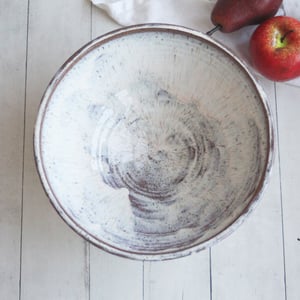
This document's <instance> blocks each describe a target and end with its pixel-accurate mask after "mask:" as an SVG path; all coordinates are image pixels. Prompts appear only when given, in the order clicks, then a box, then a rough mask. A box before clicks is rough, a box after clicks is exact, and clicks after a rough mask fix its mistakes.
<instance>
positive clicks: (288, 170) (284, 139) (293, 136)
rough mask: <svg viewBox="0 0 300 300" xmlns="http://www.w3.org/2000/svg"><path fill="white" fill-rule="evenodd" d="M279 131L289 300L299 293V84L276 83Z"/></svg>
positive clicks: (297, 297) (294, 299)
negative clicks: (294, 85) (297, 85)
mask: <svg viewBox="0 0 300 300" xmlns="http://www.w3.org/2000/svg"><path fill="white" fill-rule="evenodd" d="M277 104H278V125H279V126H278V132H279V133H278V135H279V142H280V145H279V147H280V166H281V186H282V206H283V225H284V242H285V263H286V289H287V299H288V300H298V299H299V295H300V288H299V278H300V255H299V254H300V201H299V177H300V169H299V166H300V152H299V147H300V135H299V128H300V118H299V112H300V87H293V86H289V85H286V84H277Z"/></svg>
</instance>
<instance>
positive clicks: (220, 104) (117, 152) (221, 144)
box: [35, 24, 273, 260]
mask: <svg viewBox="0 0 300 300" xmlns="http://www.w3.org/2000/svg"><path fill="white" fill-rule="evenodd" d="M272 151H273V135H272V126H271V121H270V113H269V109H268V107H267V105H266V101H265V96H264V94H263V92H262V90H261V88H260V87H259V86H258V84H257V83H256V82H255V80H254V78H253V77H252V76H251V74H250V73H249V72H248V71H247V68H246V67H245V65H244V64H243V63H242V62H241V61H240V60H239V59H238V58H236V57H235V56H234V55H233V54H231V53H230V51H228V50H227V49H226V48H225V47H223V46H222V45H220V44H218V43H217V42H216V41H214V40H213V39H211V38H210V37H208V36H206V35H204V34H201V33H199V32H197V31H194V30H190V29H187V28H183V27H178V26H172V25H161V24H160V25H156V24H148V25H138V26H133V27H127V28H123V29H120V30H117V31H114V32H111V33H108V34H106V35H104V36H101V37H99V38H97V39H95V40H93V41H92V42H90V43H88V44H87V45H85V46H84V47H83V48H81V49H80V50H79V51H78V52H77V53H75V54H74V55H73V56H72V57H71V58H70V59H68V61H67V62H66V63H65V64H64V65H63V66H62V67H61V69H60V70H59V71H58V73H57V74H56V75H55V77H54V78H53V80H52V82H51V83H50V85H49V86H48V88H47V90H46V92H45V94H44V96H43V99H42V103H41V106H40V110H39V113H38V118H37V122H36V129H35V154H36V162H37V167H38V171H39V174H40V177H41V181H42V184H43V186H44V188H45V190H46V193H47V194H48V196H49V198H50V200H51V203H52V204H53V205H54V207H55V208H56V210H57V211H58V213H59V214H60V215H61V217H62V218H63V219H64V220H65V221H66V222H67V224H69V225H70V226H71V227H72V228H73V229H75V231H76V232H78V233H79V234H80V235H82V236H83V237H84V238H85V239H87V240H88V241H90V242H92V243H93V244H95V245H96V246H98V247H100V248H102V249H104V250H107V251H109V252H111V253H114V254H118V255H121V256H125V257H129V258H133V259H142V260H162V259H171V258H176V257H180V256H185V255H188V254H190V253H192V252H195V251H199V250H201V249H204V248H205V247H207V246H211V245H212V244H213V243H215V242H216V241H217V240H219V239H221V238H223V237H224V236H226V235H227V234H228V233H230V232H231V231H232V230H233V229H234V228H235V227H236V226H237V225H238V224H240V223H241V221H242V220H243V219H244V218H245V217H246V216H247V215H248V213H249V212H250V211H251V210H252V208H253V206H254V204H255V203H256V202H257V200H258V199H259V197H260V195H261V191H262V187H263V186H264V184H265V182H266V175H267V174H268V172H269V169H270V166H271V161H272Z"/></svg>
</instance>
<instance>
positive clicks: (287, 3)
mask: <svg viewBox="0 0 300 300" xmlns="http://www.w3.org/2000/svg"><path fill="white" fill-rule="evenodd" d="M91 1H92V3H93V4H94V5H95V6H97V7H99V8H101V9H103V10H104V11H106V13H107V14H108V15H110V17H111V18H112V19H113V20H115V21H116V22H117V23H118V24H120V25H122V26H128V25H134V24H141V23H169V24H176V25H182V26H186V27H189V28H193V29H196V30H199V31H201V32H207V31H208V30H210V29H212V28H213V27H214V25H213V24H212V23H211V21H210V13H211V11H212V8H213V6H214V4H215V2H216V1H217V0H91ZM283 14H286V15H288V16H291V17H294V18H297V19H299V20H300V1H299V0H284V1H283V5H282V8H281V9H280V10H279V11H278V15H283ZM255 28H256V26H247V27H244V28H242V29H240V30H238V31H236V32H233V33H229V34H228V33H226V34H223V33H221V32H217V33H215V34H214V35H213V38H215V39H216V40H218V41H219V42H221V43H223V44H224V45H226V46H227V47H228V48H229V49H231V50H232V52H234V53H235V54H236V55H237V56H239V57H240V58H241V59H242V60H244V62H245V63H246V64H248V66H249V67H250V68H251V60H250V57H249V53H248V43H249V39H250V37H251V34H252V32H253V31H254V30H255ZM257 75H258V76H259V74H257ZM290 82H291V83H292V84H296V85H298V86H300V78H297V79H294V80H291V81H290Z"/></svg>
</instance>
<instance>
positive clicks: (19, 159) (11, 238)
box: [0, 1, 27, 299]
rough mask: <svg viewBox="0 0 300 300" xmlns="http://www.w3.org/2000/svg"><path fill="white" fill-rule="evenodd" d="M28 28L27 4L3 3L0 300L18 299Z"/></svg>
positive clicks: (0, 21) (0, 17)
mask: <svg viewBox="0 0 300 300" xmlns="http://www.w3.org/2000/svg"><path fill="white" fill-rule="evenodd" d="M26 24H27V2H26V1H22V3H19V1H1V2H0V39H1V43H0V72H1V75H0V78H1V79H0V101H1V109H0V299H17V298H18V296H19V269H20V243H21V240H20V236H21V235H20V233H21V208H22V172H23V131H24V99H25V68H26V36H27V25H26ZM16 45H18V47H16Z"/></svg>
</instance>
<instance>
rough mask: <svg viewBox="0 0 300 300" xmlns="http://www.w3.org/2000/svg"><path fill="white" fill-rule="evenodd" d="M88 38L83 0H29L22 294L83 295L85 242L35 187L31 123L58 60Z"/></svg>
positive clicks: (37, 184)
mask: <svg viewBox="0 0 300 300" xmlns="http://www.w3.org/2000/svg"><path fill="white" fill-rule="evenodd" d="M89 38H90V4H89V3H88V2H86V1H80V0H77V1H71V0H69V1H58V0H57V1H51V2H47V5H45V2H41V1H35V0H32V1H30V7H29V40H28V43H29V44H28V69H27V78H28V80H27V97H26V132H25V139H26V140H25V169H24V210H23V230H22V231H23V235H22V236H23V244H22V266H21V268H22V291H21V292H22V293H21V297H22V299H23V300H24V299H80V300H81V299H88V295H89V290H88V289H89V287H88V285H89V284H88V282H87V280H86V276H87V274H88V267H89V266H88V260H87V259H86V246H85V242H84V241H83V240H82V239H81V238H80V237H78V235H76V234H75V233H73V232H72V231H71V229H69V227H68V226H67V225H66V224H65V223H63V221H62V220H61V219H60V218H59V216H58V214H57V213H56V212H55V211H54V209H53V208H52V207H51V205H50V203H49V200H48V199H47V197H46V196H45V193H44V191H43V189H42V187H41V184H40V181H39V178H38V175H37V172H36V168H35V164H34V159H33V148H32V138H33V127H34V123H35V118H36V113H37V109H38V106H39V103H40V99H41V97H42V94H43V92H44V90H45V88H46V86H47V84H48V82H49V81H50V79H51V77H52V76H53V75H54V73H55V72H56V70H57V69H58V68H59V67H60V65H61V64H62V63H63V62H64V61H65V60H66V59H67V58H68V57H69V56H70V55H71V54H72V53H73V52H74V51H76V50H77V49H78V48H79V47H80V46H81V45H82V44H83V43H85V42H87V41H88V40H89Z"/></svg>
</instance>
